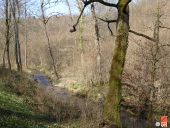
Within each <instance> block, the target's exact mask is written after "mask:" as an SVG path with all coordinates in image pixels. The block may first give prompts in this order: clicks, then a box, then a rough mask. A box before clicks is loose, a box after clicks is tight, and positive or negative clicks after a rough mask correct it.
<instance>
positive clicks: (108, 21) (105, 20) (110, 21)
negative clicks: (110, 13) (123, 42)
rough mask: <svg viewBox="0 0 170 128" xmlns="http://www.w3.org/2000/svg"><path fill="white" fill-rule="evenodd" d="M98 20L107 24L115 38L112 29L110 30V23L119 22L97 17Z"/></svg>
mask: <svg viewBox="0 0 170 128" xmlns="http://www.w3.org/2000/svg"><path fill="white" fill-rule="evenodd" d="M97 18H98V19H100V20H101V21H103V22H106V23H107V27H108V29H109V31H110V33H111V35H112V36H113V31H112V29H111V28H110V23H115V22H117V20H107V18H106V19H102V18H100V17H97Z"/></svg>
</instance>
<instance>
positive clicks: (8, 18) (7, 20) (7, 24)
mask: <svg viewBox="0 0 170 128" xmlns="http://www.w3.org/2000/svg"><path fill="white" fill-rule="evenodd" d="M9 9H10V8H9V1H8V0H6V8H5V17H6V23H5V25H6V52H7V60H8V68H9V69H10V70H11V61H10V53H9V43H10V22H11V16H10V11H9Z"/></svg>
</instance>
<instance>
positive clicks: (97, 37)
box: [91, 3, 102, 85]
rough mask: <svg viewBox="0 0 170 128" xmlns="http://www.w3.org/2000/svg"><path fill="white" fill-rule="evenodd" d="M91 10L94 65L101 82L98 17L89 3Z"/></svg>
mask: <svg viewBox="0 0 170 128" xmlns="http://www.w3.org/2000/svg"><path fill="white" fill-rule="evenodd" d="M91 12H92V17H93V20H94V29H95V33H94V34H95V41H94V42H95V49H96V52H97V54H96V66H97V74H99V79H98V80H99V83H100V85H101V84H102V72H101V46H100V32H99V25H98V24H99V23H98V18H97V16H96V11H95V5H94V3H92V4H91Z"/></svg>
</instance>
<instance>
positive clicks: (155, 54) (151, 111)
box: [149, 0, 160, 121]
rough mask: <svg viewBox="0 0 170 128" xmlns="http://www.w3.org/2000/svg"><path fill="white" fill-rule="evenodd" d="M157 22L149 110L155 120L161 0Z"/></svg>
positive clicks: (151, 118)
mask: <svg viewBox="0 0 170 128" xmlns="http://www.w3.org/2000/svg"><path fill="white" fill-rule="evenodd" d="M156 18H157V19H156V22H155V26H154V35H153V37H154V39H155V40H156V42H155V44H154V46H153V48H152V49H153V50H152V52H153V53H152V55H153V56H152V57H153V62H152V72H151V77H152V89H151V96H150V102H151V103H150V111H149V119H150V120H151V121H153V118H154V117H153V103H155V102H156V95H155V93H156V88H155V81H156V75H157V64H158V62H159V60H158V54H159V52H160V51H159V44H160V40H159V32H160V30H159V29H160V6H159V0H157V16H156Z"/></svg>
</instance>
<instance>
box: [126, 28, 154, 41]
mask: <svg viewBox="0 0 170 128" xmlns="http://www.w3.org/2000/svg"><path fill="white" fill-rule="evenodd" d="M129 32H131V33H133V34H135V35H137V36H141V37H144V38H146V39H148V40H150V41H153V42H156V40H155V39H153V38H151V37H149V36H147V35H145V34H142V33H138V32H135V31H133V30H129Z"/></svg>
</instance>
